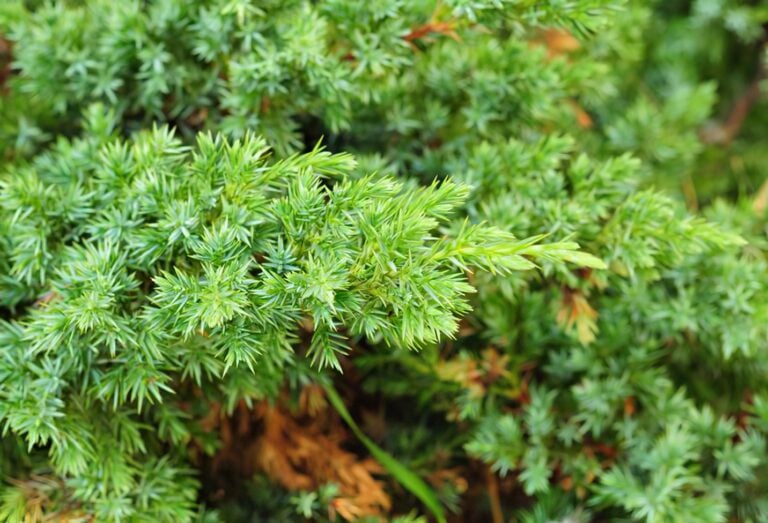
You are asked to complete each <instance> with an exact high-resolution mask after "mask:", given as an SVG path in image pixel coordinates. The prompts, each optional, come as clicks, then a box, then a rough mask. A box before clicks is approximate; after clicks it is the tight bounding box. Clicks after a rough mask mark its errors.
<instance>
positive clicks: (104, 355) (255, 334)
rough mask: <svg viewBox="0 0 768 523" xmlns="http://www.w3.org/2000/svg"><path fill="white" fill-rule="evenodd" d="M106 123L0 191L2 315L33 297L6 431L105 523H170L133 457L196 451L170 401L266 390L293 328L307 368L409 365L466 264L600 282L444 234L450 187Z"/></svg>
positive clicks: (277, 378) (180, 515) (457, 202)
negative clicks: (366, 356) (371, 348)
mask: <svg viewBox="0 0 768 523" xmlns="http://www.w3.org/2000/svg"><path fill="white" fill-rule="evenodd" d="M100 111H101V109H100V108H94V110H93V111H92V112H91V113H90V115H89V122H90V123H89V130H88V131H87V132H86V135H85V138H83V139H79V140H74V141H72V142H69V141H64V140H61V141H59V142H58V143H57V145H56V146H55V148H54V149H53V150H52V151H50V152H49V153H45V154H44V155H42V156H40V157H39V158H37V159H36V160H35V161H34V162H33V163H31V164H30V165H28V166H25V167H23V168H21V169H19V170H18V171H14V172H11V173H9V175H8V176H6V177H5V179H4V180H3V187H2V200H1V201H0V208H1V209H2V223H3V224H4V230H3V235H2V243H3V245H4V246H5V248H6V249H5V253H6V254H5V258H4V260H3V263H4V264H5V266H6V267H7V270H8V272H7V276H6V281H5V284H4V287H3V293H2V297H3V301H4V305H5V306H8V307H13V306H16V305H19V304H20V302H22V301H24V300H28V299H30V298H31V297H34V296H42V297H41V298H40V299H39V300H38V301H37V302H35V303H34V304H33V305H31V306H29V307H28V308H27V312H26V313H24V314H22V315H17V316H16V318H15V321H14V322H12V323H5V324H4V325H3V327H2V330H3V342H4V343H3V346H4V352H3V359H2V360H0V361H1V362H0V376H2V380H0V383H1V384H0V400H1V401H0V420H2V423H3V427H4V430H5V431H6V433H8V432H9V431H10V433H12V434H14V435H16V436H18V437H20V438H22V439H23V441H25V442H26V444H27V446H28V448H29V450H30V451H32V450H33V449H34V448H35V447H41V446H47V448H48V453H49V455H50V460H51V465H52V466H53V468H54V470H55V472H56V473H57V474H59V475H61V476H64V477H67V476H69V477H71V478H73V479H72V480H71V481H72V482H73V484H72V487H71V488H72V489H73V490H72V493H71V495H72V497H73V498H74V499H75V500H78V501H80V502H82V503H86V504H87V506H91V507H92V509H93V510H95V511H96V514H97V516H98V517H100V518H104V519H125V518H128V519H131V520H133V519H139V520H145V519H146V520H149V519H151V518H157V519H156V520H179V521H180V520H183V519H185V518H186V517H187V515H186V514H187V513H188V511H189V510H191V504H190V503H191V502H192V501H193V498H194V492H195V491H194V488H192V487H190V485H191V484H190V483H189V481H187V480H183V481H178V480H179V478H180V477H186V472H184V471H183V470H181V469H180V470H178V471H176V470H175V469H174V468H173V467H172V466H171V465H169V464H168V463H166V462H165V458H163V459H161V460H160V461H158V462H146V460H145V459H144V458H142V456H143V455H144V454H146V453H147V452H149V449H150V448H151V447H152V446H155V445H158V444H160V442H167V443H174V444H181V443H183V442H185V441H186V440H188V439H189V438H190V430H192V429H191V427H189V426H188V425H187V424H186V423H185V419H186V418H187V414H185V413H184V412H183V411H181V410H179V409H178V407H175V406H174V399H173V397H174V394H175V393H176V392H178V391H179V389H180V388H184V387H186V386H187V384H189V383H194V384H195V385H196V386H198V387H204V388H205V389H206V390H207V393H208V394H209V398H215V397H218V398H220V399H221V401H222V402H223V403H224V404H226V405H229V406H230V408H232V407H233V406H234V405H235V404H236V403H237V402H239V401H240V400H242V399H244V400H246V401H249V402H250V401H252V400H253V399H254V398H261V397H265V396H268V395H272V394H274V393H275V391H276V390H277V387H278V386H279V385H280V383H281V381H282V376H283V374H282V373H283V372H284V369H285V368H286V367H290V366H292V365H296V362H295V356H294V353H293V345H294V343H295V342H296V340H297V339H298V335H299V324H300V322H302V321H303V320H309V321H310V322H311V328H312V331H313V332H312V334H311V342H310V344H309V349H308V351H307V355H306V356H307V358H308V359H309V360H310V361H311V362H312V363H313V364H314V365H315V366H316V367H318V368H323V367H326V366H332V367H336V368H337V369H339V370H340V369H341V368H340V366H339V362H338V355H339V354H343V353H345V352H346V351H347V350H348V343H349V342H348V340H349V339H350V338H352V339H354V338H359V337H365V338H366V339H367V340H368V341H369V342H376V341H379V340H381V341H383V342H385V343H386V344H388V345H391V346H394V347H396V348H397V349H399V350H403V349H409V348H417V347H419V346H422V345H425V344H434V343H436V342H438V341H439V340H441V339H444V338H446V337H451V336H453V335H454V334H455V332H456V330H457V322H458V319H459V317H460V315H462V314H465V313H467V312H468V311H469V309H470V308H469V304H468V302H467V297H466V295H467V294H468V293H471V292H473V291H474V289H473V287H472V286H471V285H470V284H469V283H468V281H467V277H466V271H467V270H469V268H470V267H480V268H482V269H485V270H488V271H491V272H494V273H498V274H508V273H509V272H510V271H514V270H527V269H531V268H533V267H534V264H533V262H532V261H531V260H532V259H533V260H536V259H542V260H546V261H547V263H552V262H559V261H561V260H562V261H567V260H570V261H575V262H578V263H579V264H580V265H582V266H591V267H601V266H602V263H601V262H600V261H599V260H597V259H596V258H593V257H591V256H589V255H587V254H584V253H580V252H578V251H575V250H574V249H575V248H576V245H575V244H574V243H567V242H566V243H551V244H536V243H535V242H536V239H535V238H534V239H533V240H526V241H518V240H516V239H515V238H514V237H513V236H512V235H510V234H508V233H504V232H502V231H501V230H499V229H495V228H493V227H490V226H485V225H476V224H470V223H469V222H467V221H464V222H463V223H461V224H460V225H458V226H457V227H454V228H453V230H448V229H446V227H447V225H448V224H449V221H448V220H449V218H450V216H451V215H452V214H453V213H454V212H455V211H456V209H457V208H459V207H460V206H461V205H462V204H463V203H464V201H465V200H466V198H467V196H468V193H469V190H468V187H466V186H462V185H457V184H455V183H453V182H451V181H448V180H446V181H443V182H441V183H434V184H432V185H431V186H428V187H423V188H418V189H406V188H405V187H404V185H403V184H402V183H401V182H398V181H396V180H394V179H392V178H387V177H377V176H373V175H364V176H359V177H354V178H350V174H351V173H352V172H353V171H354V170H355V168H356V167H355V161H354V159H353V158H352V157H351V156H350V155H346V154H335V155H332V154H329V153H327V152H324V151H322V150H321V149H319V148H316V149H315V150H313V151H312V152H310V153H306V154H301V155H294V156H290V157H288V158H285V159H282V160H277V161H272V160H270V159H269V155H268V148H267V146H266V144H265V142H264V141H263V140H262V139H261V138H257V137H255V136H253V135H251V134H246V135H245V136H244V137H243V138H242V139H241V140H236V141H233V142H228V141H227V140H225V139H223V138H221V137H212V136H211V135H207V134H201V135H200V136H199V137H198V139H197V144H196V146H195V147H192V148H190V147H187V146H184V145H183V144H182V142H181V141H179V140H178V139H177V138H175V137H174V135H173V133H172V132H171V131H169V130H168V129H166V128H156V129H154V130H153V131H150V132H145V133H140V134H138V135H136V136H135V137H134V138H133V139H132V140H130V141H128V142H126V141H122V140H119V139H116V138H114V137H113V136H112V135H111V129H112V125H111V121H110V120H109V116H108V115H107V116H106V117H105V115H103V114H102V113H101V112H100ZM153 424H157V427H158V431H157V432H156V433H153V431H151V430H150V428H151V426H152V425H153ZM154 467H160V468H163V476H162V477H161V478H154V472H153V470H155V469H154ZM145 475H148V476H150V477H152V478H153V479H151V480H149V479H147V482H145V480H144V479H142V478H143V477H144V476H145ZM162 478H167V480H164V479H162ZM192 484H193V483H192ZM174 496H175V497H178V499H179V500H180V503H179V504H178V505H174V503H172V501H171V500H172V499H173V497H174ZM115 503H118V504H117V505H115ZM11 505H12V504H11ZM164 510H168V511H172V512H170V513H168V514H165V513H163V511H164ZM171 516H173V517H171ZM132 518H133V519H132Z"/></svg>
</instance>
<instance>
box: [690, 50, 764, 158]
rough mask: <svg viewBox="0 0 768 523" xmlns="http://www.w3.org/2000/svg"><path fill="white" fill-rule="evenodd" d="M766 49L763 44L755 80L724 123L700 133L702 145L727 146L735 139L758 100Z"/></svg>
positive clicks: (737, 101)
mask: <svg viewBox="0 0 768 523" xmlns="http://www.w3.org/2000/svg"><path fill="white" fill-rule="evenodd" d="M766 48H767V47H766V44H765V43H764V44H763V45H762V46H761V47H760V52H759V53H758V54H759V62H758V66H757V72H756V73H755V78H754V79H753V80H752V82H751V83H750V84H749V86H748V87H747V89H746V90H745V91H744V93H743V94H742V95H741V96H740V97H739V99H738V100H736V103H734V104H733V107H732V108H731V111H730V112H729V113H728V118H726V120H725V123H723V124H722V125H716V126H714V127H711V128H709V129H704V130H703V131H702V132H701V140H702V141H703V142H704V143H706V144H711V145H728V144H729V143H731V142H732V141H733V139H734V138H736V136H737V135H738V134H739V131H741V127H742V126H743V125H744V121H745V120H746V119H747V116H748V115H749V111H750V109H751V108H752V106H753V105H754V104H755V102H756V101H757V100H758V99H759V98H760V84H761V83H762V81H763V80H764V79H765V76H766V70H765V69H766V68H765V61H764V57H763V54H764V53H765V51H766Z"/></svg>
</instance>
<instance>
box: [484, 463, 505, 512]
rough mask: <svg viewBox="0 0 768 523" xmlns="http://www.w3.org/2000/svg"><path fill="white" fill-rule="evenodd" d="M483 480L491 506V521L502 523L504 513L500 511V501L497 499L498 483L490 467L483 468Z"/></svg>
mask: <svg viewBox="0 0 768 523" xmlns="http://www.w3.org/2000/svg"><path fill="white" fill-rule="evenodd" d="M485 479H486V482H487V483H488V500H489V501H490V504H491V521H493V523H504V513H503V512H502V510H501V499H500V497H499V482H498V481H496V475H495V474H494V473H493V471H491V468H490V467H485Z"/></svg>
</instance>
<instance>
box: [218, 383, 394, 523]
mask: <svg viewBox="0 0 768 523" xmlns="http://www.w3.org/2000/svg"><path fill="white" fill-rule="evenodd" d="M322 394H323V393H322V389H320V388H318V387H307V388H306V389H305V390H304V392H303V393H302V394H301V397H300V399H299V408H298V409H297V410H296V411H291V410H289V409H288V408H287V407H286V406H285V405H284V403H285V402H278V404H277V405H271V404H269V403H268V402H266V401H264V402H261V403H258V404H256V405H254V407H253V409H248V408H247V407H246V406H245V404H241V405H239V406H238V409H237V411H236V413H235V414H234V415H233V416H231V417H222V416H221V415H220V409H219V407H218V406H214V408H213V409H212V411H211V415H210V416H208V417H207V418H206V419H205V420H204V421H203V424H204V426H205V427H206V428H209V429H214V430H216V429H217V430H218V431H219V436H220V438H221V442H222V448H221V450H220V451H219V452H218V453H217V454H216V455H215V456H214V457H213V458H212V460H211V463H210V464H209V466H208V468H209V469H210V472H211V473H212V476H213V477H219V478H220V477H230V478H232V477H233V476H235V477H237V478H240V481H242V480H243V479H247V478H249V477H252V476H253V475H254V474H256V473H259V472H261V473H264V474H266V475H267V476H268V477H269V478H270V480H272V481H273V482H275V483H277V484H279V485H281V486H283V487H284V488H286V489H288V490H314V489H317V488H319V487H320V486H322V485H325V484H329V483H333V484H336V485H338V487H339V495H338V497H337V498H336V499H334V500H333V502H332V503H331V506H329V507H328V510H329V515H330V516H331V517H334V516H335V515H338V516H340V517H342V518H344V519H345V520H348V521H352V520H355V519H358V518H360V517H363V516H374V517H377V516H378V517H382V518H383V516H384V515H386V514H387V513H388V512H389V510H390V508H391V506H392V503H391V500H390V497H389V495H388V494H387V492H386V491H385V489H384V483H383V482H382V481H380V480H378V479H376V478H375V476H376V475H378V474H382V473H383V469H382V467H381V466H380V465H379V463H378V462H376V461H375V460H373V459H372V458H361V457H359V456H358V455H357V454H355V453H353V452H350V451H349V450H346V449H345V448H344V447H343V445H344V443H345V442H346V441H347V440H348V438H349V434H348V433H347V431H346V430H345V429H344V428H343V426H342V424H341V422H340V421H339V420H338V418H337V417H336V416H335V415H334V414H333V413H332V412H331V411H330V410H329V409H327V408H326V405H325V399H324V397H323V396H322ZM225 488H226V487H221V486H220V489H219V490H220V491H219V492H218V493H217V495H216V496H215V497H219V498H221V497H225V496H227V495H228V494H229V493H228V492H225V491H224V489H225Z"/></svg>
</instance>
